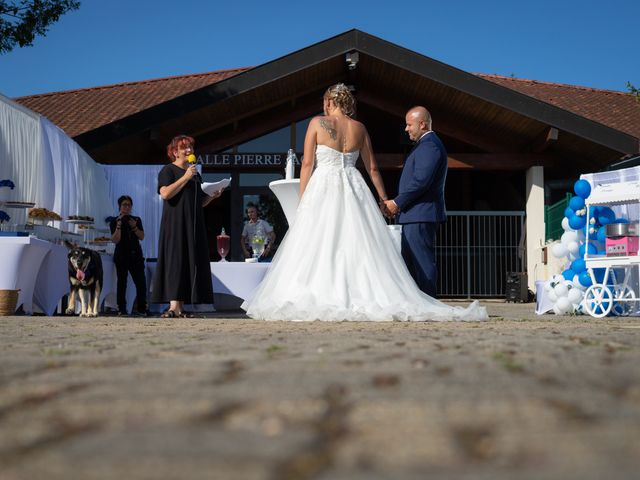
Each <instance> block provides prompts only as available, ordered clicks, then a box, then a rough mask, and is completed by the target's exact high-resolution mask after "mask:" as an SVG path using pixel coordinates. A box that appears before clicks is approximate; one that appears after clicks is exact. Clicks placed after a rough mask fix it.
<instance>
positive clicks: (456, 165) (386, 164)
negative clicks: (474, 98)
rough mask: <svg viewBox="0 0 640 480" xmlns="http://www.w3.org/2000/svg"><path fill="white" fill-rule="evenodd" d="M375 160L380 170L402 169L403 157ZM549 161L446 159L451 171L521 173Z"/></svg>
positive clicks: (496, 156) (492, 156)
mask: <svg viewBox="0 0 640 480" xmlns="http://www.w3.org/2000/svg"><path fill="white" fill-rule="evenodd" d="M376 160H377V161H378V166H379V167H380V168H381V169H382V170H397V169H401V168H402V164H403V161H404V155H402V154H398V153H378V154H376ZM550 160H551V159H550V157H548V156H544V155H538V154H532V153H513V154H504V153H450V154H449V157H448V163H449V168H450V169H452V170H483V171H500V172H512V171H523V170H527V169H528V168H529V167H532V166H534V165H544V163H545V162H549V161H550Z"/></svg>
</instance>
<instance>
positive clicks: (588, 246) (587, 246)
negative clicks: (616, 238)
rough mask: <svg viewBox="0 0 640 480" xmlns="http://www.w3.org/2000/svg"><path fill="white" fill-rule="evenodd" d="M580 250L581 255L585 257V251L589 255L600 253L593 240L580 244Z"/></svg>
mask: <svg viewBox="0 0 640 480" xmlns="http://www.w3.org/2000/svg"><path fill="white" fill-rule="evenodd" d="M578 251H579V252H580V256H581V257H584V252H585V251H586V252H587V255H595V254H596V253H598V249H597V248H596V246H595V245H594V244H593V243H592V242H586V243H583V244H582V245H580V249H579V250H578Z"/></svg>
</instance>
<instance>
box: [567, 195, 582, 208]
mask: <svg viewBox="0 0 640 480" xmlns="http://www.w3.org/2000/svg"><path fill="white" fill-rule="evenodd" d="M569 207H570V208H571V209H572V210H573V211H576V210H582V209H583V208H584V198H582V197H571V200H569Z"/></svg>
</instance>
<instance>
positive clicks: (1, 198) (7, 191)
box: [0, 187, 11, 203]
mask: <svg viewBox="0 0 640 480" xmlns="http://www.w3.org/2000/svg"><path fill="white" fill-rule="evenodd" d="M9 195H11V187H0V203H1V202H8V201H9Z"/></svg>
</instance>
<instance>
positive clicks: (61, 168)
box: [41, 118, 111, 227]
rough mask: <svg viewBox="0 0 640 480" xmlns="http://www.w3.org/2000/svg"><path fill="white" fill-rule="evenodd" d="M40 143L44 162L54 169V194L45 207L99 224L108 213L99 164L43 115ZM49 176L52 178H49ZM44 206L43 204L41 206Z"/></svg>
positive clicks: (108, 208)
mask: <svg viewBox="0 0 640 480" xmlns="http://www.w3.org/2000/svg"><path fill="white" fill-rule="evenodd" d="M41 121H42V142H43V145H44V148H43V153H44V157H45V158H46V161H45V162H44V163H45V164H47V163H48V164H50V165H51V166H52V167H51V168H52V171H53V172H54V175H53V178H52V180H53V181H50V183H51V184H53V188H54V191H55V195H54V198H53V205H52V207H47V208H50V209H51V210H53V211H54V212H56V213H59V214H60V215H61V216H62V217H63V218H66V217H68V216H69V215H89V216H92V217H94V219H95V222H96V226H97V227H102V224H103V222H104V218H105V217H106V216H107V215H110V214H111V209H110V204H111V202H110V200H109V192H108V189H107V179H106V175H105V173H104V170H103V168H102V166H101V165H99V164H98V163H96V162H95V161H93V159H92V158H91V157H90V156H89V155H88V154H87V153H86V152H85V151H84V150H82V148H80V147H79V146H78V144H77V143H75V142H73V141H70V140H69V137H67V135H66V134H65V133H64V132H63V131H62V130H61V129H60V128H58V127H56V126H55V125H54V124H53V123H51V122H50V121H49V120H47V119H46V118H42V120H41ZM49 178H51V177H49ZM43 206H45V205H43Z"/></svg>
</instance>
